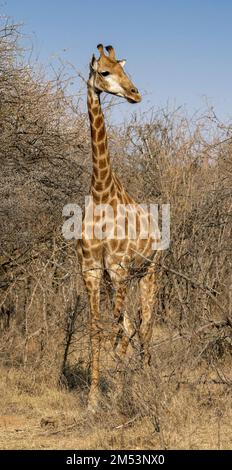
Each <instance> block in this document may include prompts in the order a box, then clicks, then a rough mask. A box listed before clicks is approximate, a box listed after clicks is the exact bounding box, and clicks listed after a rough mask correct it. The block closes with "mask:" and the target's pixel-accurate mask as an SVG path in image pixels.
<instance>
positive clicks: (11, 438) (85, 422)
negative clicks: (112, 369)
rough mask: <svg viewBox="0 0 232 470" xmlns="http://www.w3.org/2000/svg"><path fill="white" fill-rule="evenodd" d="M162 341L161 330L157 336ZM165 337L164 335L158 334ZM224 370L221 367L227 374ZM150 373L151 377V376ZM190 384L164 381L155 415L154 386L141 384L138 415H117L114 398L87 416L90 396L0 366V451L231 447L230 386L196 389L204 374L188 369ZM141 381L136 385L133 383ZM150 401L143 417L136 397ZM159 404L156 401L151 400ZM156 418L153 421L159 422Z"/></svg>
mask: <svg viewBox="0 0 232 470" xmlns="http://www.w3.org/2000/svg"><path fill="white" fill-rule="evenodd" d="M157 335H158V336H157V337H156V339H157V338H159V340H160V339H161V337H162V329H160V330H157ZM163 337H164V338H165V337H166V331H163ZM226 370H227V372H228V373H229V361H228V369H227V366H226V364H225V367H224V372H225V371H226ZM153 372H154V371H153ZM190 376H191V380H189V383H187V381H186V380H183V383H182V384H179V385H178V386H177V384H174V386H173V385H172V388H171V389H170V384H168V383H167V394H166V392H165V388H164V389H163V392H162V390H160V391H159V393H163V395H161V396H160V397H159V398H158V401H159V403H160V405H161V407H160V409H159V411H157V413H158V414H159V416H158V415H155V413H154V400H153V397H152V395H151V396H150V402H149V398H147V395H148V394H152V391H153V393H154V394H155V387H154V385H153V383H152V380H151V388H150V389H149V386H148V385H147V383H148V382H149V380H147V382H146V390H143V380H141V383H139V384H138V386H137V388H136V387H135V388H134V390H135V391H136V390H137V391H136V394H137V395H136V398H137V402H138V403H139V404H141V410H140V409H138V408H137V409H136V411H135V410H134V411H133V412H131V413H128V412H127V413H125V412H122V410H120V411H119V409H118V406H117V404H116V402H115V400H114V397H113V399H112V397H111V401H108V402H107V403H106V402H105V403H103V407H102V409H101V410H100V411H99V412H98V413H97V414H96V415H94V416H93V415H92V414H90V413H89V412H88V411H87V409H86V396H87V393H86V391H85V392H80V391H77V390H73V391H68V390H59V389H58V388H57V387H55V386H54V387H48V386H47V385H46V384H43V383H41V384H40V385H38V383H35V381H34V378H33V374H32V375H31V377H30V376H29V374H28V371H25V372H24V371H23V369H14V368H9V369H7V368H6V367H2V368H1V383H0V409H1V415H0V448H1V449H151V448H153V449H154V448H156V449H163V448H167V449H232V424H231V423H232V411H231V392H230V387H229V386H227V385H226V384H223V383H220V384H219V383H215V382H217V374H215V375H211V380H209V376H208V379H207V380H206V381H205V382H206V383H199V382H200V381H199V377H203V376H206V374H205V371H204V370H203V369H202V368H201V370H200V369H199V370H197V371H194V373H193V372H192V371H189V377H190ZM194 377H195V379H197V378H198V384H197V380H195V381H194ZM138 382H139V379H138ZM143 396H144V400H145V401H146V400H148V401H147V405H146V407H145V412H144V409H143V406H142V402H141V397H143ZM155 403H156V401H155ZM157 416H158V420H157Z"/></svg>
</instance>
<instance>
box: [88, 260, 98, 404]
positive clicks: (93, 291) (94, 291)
mask: <svg viewBox="0 0 232 470" xmlns="http://www.w3.org/2000/svg"><path fill="white" fill-rule="evenodd" d="M101 275H102V271H101V269H91V270H88V271H86V272H85V273H84V280H85V284H86V288H87V291H88V297H89V304H90V345H91V385H90V391H89V398H88V409H89V410H90V411H96V409H97V406H98V402H99V397H100V392H99V357H100V346H101V325H100V282H101Z"/></svg>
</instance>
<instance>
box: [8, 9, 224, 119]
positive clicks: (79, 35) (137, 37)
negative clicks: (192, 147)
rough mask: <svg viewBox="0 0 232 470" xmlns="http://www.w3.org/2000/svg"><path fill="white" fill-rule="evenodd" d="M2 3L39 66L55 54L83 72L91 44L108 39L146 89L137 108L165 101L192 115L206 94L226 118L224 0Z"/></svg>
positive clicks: (138, 85)
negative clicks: (27, 37) (19, 25)
mask: <svg viewBox="0 0 232 470" xmlns="http://www.w3.org/2000/svg"><path fill="white" fill-rule="evenodd" d="M1 5H2V6H1V7H0V11H1V12H2V13H4V14H7V15H9V16H11V17H13V19H14V20H15V21H17V22H24V23H25V26H24V31H25V32H26V33H27V34H28V35H31V36H32V38H33V42H34V48H35V53H36V55H38V56H39V61H40V62H42V63H44V64H48V63H49V62H50V61H51V59H52V57H54V55H56V56H61V57H63V59H64V60H68V61H71V62H72V63H73V64H74V65H75V66H76V68H78V69H79V70H80V71H81V72H82V73H83V74H84V75H86V76H87V73H88V61H89V58H90V56H91V54H92V53H93V52H95V46H96V44H98V43H99V42H103V43H104V44H106V45H107V44H113V45H114V47H115V49H116V53H117V56H118V58H120V59H121V58H126V59H127V65H126V67H127V71H129V73H130V74H131V77H132V79H133V81H134V83H135V85H136V86H137V87H138V88H139V89H140V90H141V91H142V92H143V93H145V92H146V95H145V96H144V100H143V102H142V103H141V104H140V105H137V106H138V107H140V108H141V111H142V110H144V109H148V108H149V107H150V106H153V105H154V107H155V109H156V108H159V107H165V106H166V104H167V102H169V103H170V105H171V106H174V105H176V106H181V105H185V108H186V109H187V111H188V112H189V113H193V112H194V111H195V110H198V109H204V107H205V97H207V98H208V101H209V102H210V104H212V105H214V106H215V110H216V112H217V113H218V115H219V117H220V118H221V119H225V120H227V119H230V118H231V117H232V1H231V0H201V1H200V0H185V1H183V0H172V1H171V0H114V1H110V0H98V1H93V0H46V1H45V0H40V1H39V0H6V1H5V2H4V3H2V4H1ZM64 49H65V51H64ZM127 109H131V107H130V105H128V104H125V110H127ZM120 110H124V107H122V106H120ZM122 112H123V111H122ZM125 112H126V111H125Z"/></svg>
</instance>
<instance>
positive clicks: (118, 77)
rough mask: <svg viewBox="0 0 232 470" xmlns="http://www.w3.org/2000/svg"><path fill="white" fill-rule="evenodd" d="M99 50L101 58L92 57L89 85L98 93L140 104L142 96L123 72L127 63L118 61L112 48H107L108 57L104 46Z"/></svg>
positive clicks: (100, 45)
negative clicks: (109, 94)
mask: <svg viewBox="0 0 232 470" xmlns="http://www.w3.org/2000/svg"><path fill="white" fill-rule="evenodd" d="M97 48H98V50H99V53H100V57H99V59H96V58H95V56H94V55H93V57H92V60H91V62H90V76H89V84H90V85H91V86H93V87H94V89H95V90H96V92H98V93H101V92H103V91H104V92H105V93H111V94H113V95H116V96H122V97H123V98H125V99H126V100H127V101H129V102H130V103H139V102H140V101H141V95H140V93H139V91H138V89H137V88H136V87H135V86H134V85H133V83H132V82H131V80H130V79H129V77H128V76H127V75H126V73H125V71H124V70H123V67H124V65H125V63H126V61H125V60H117V59H116V57H115V52H114V48H113V47H112V46H107V47H106V50H107V52H108V55H106V54H105V52H104V47H103V45H102V44H99V45H98V46H97Z"/></svg>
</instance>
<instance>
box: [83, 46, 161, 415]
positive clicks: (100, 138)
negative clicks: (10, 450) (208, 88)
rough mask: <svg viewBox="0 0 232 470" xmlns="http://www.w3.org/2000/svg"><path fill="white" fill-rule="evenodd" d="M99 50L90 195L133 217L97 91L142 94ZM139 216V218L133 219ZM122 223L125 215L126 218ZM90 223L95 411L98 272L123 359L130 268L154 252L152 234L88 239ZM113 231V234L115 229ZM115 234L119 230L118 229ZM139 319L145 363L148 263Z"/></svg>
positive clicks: (90, 91) (91, 103)
mask: <svg viewBox="0 0 232 470" xmlns="http://www.w3.org/2000/svg"><path fill="white" fill-rule="evenodd" d="M97 48H98V51H99V53H100V55H99V58H98V59H96V58H95V56H94V55H93V57H92V60H91V62H90V74H89V80H88V82H87V106H88V114H89V121H90V129H91V142H92V162H93V169H92V181H91V192H90V194H91V196H92V201H93V208H96V206H98V205H99V204H108V205H110V206H111V207H112V208H113V217H114V219H115V220H114V221H113V222H115V221H118V220H119V219H120V217H121V214H120V211H119V213H118V212H117V209H118V208H119V207H120V208H121V205H122V204H124V205H127V207H131V208H132V207H133V209H131V210H134V211H135V216H136V217H137V215H138V214H137V212H139V209H138V204H137V203H136V202H135V201H134V200H133V199H132V197H131V196H130V195H129V194H128V193H127V192H126V190H125V189H124V187H123V185H122V183H121V182H120V181H119V178H118V177H117V176H116V174H115V173H114V172H113V170H112V166H111V162H110V157H109V151H108V143H107V134H106V128H105V123H104V115H103V112H102V109H101V103H100V95H101V93H102V92H105V93H110V94H113V95H116V96H120V97H123V98H125V99H126V100H127V101H128V102H130V103H139V102H140V101H141V95H140V93H139V91H138V90H137V88H136V87H135V86H134V85H133V83H132V82H131V81H130V79H129V78H128V76H127V75H126V73H125V71H124V65H125V62H126V61H125V60H117V59H116V56H115V51H114V48H113V47H112V46H107V47H106V48H105V49H106V51H107V52H108V54H106V53H105V50H104V46H103V45H102V44H99V45H98V46H97ZM99 220H100V221H102V220H101V216H100V215H96V216H95V215H94V217H93V222H92V227H90V228H94V227H96V225H97V223H99ZM136 220H137V219H136ZM126 223H128V219H127V218H126ZM87 225H88V221H87V220H86V216H84V219H83V232H82V239H81V240H80V243H79V245H78V254H79V259H80V264H81V270H82V275H83V279H84V282H85V285H86V289H87V293H88V298H89V305H90V342H91V385H90V391H89V399H88V406H89V409H92V410H95V409H96V407H97V406H98V402H99V398H100V392H99V355H100V343H101V331H102V325H101V318H100V317H101V316H100V284H101V279H102V274H103V272H104V271H107V272H108V274H109V276H110V279H111V282H112V284H113V288H114V292H115V296H114V297H115V298H114V311H113V317H114V322H115V325H116V336H115V349H117V350H118V355H119V356H120V357H121V359H122V360H123V358H124V357H125V354H126V351H127V347H128V344H129V342H130V340H131V338H132V337H133V335H134V333H135V331H134V326H133V324H132V322H131V321H130V316H129V314H128V312H126V311H124V312H123V305H124V300H125V296H126V293H127V282H126V281H127V279H128V275H129V272H130V267H131V266H132V265H133V266H136V267H139V266H140V265H141V263H143V262H144V258H147V257H148V256H150V255H151V253H152V238H151V237H148V238H147V239H141V238H139V237H138V238H136V239H130V238H129V236H128V235H125V237H124V238H120V237H119V239H117V237H112V238H109V237H108V238H106V239H104V238H103V239H98V238H97V237H95V236H94V235H93V237H92V238H88V237H86V235H85V229H86V226H87ZM114 234H115V232H114ZM117 234H118V232H117ZM139 289H140V301H141V313H140V315H141V318H140V328H139V332H138V335H139V339H140V344H141V351H142V356H143V360H144V363H145V364H149V360H150V353H149V342H150V338H151V333H152V322H153V315H152V313H153V306H154V301H155V293H156V290H157V279H156V272H155V269H154V265H153V264H150V265H149V266H148V267H147V268H146V270H145V273H144V275H143V276H142V278H141V279H140V281H139Z"/></svg>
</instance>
